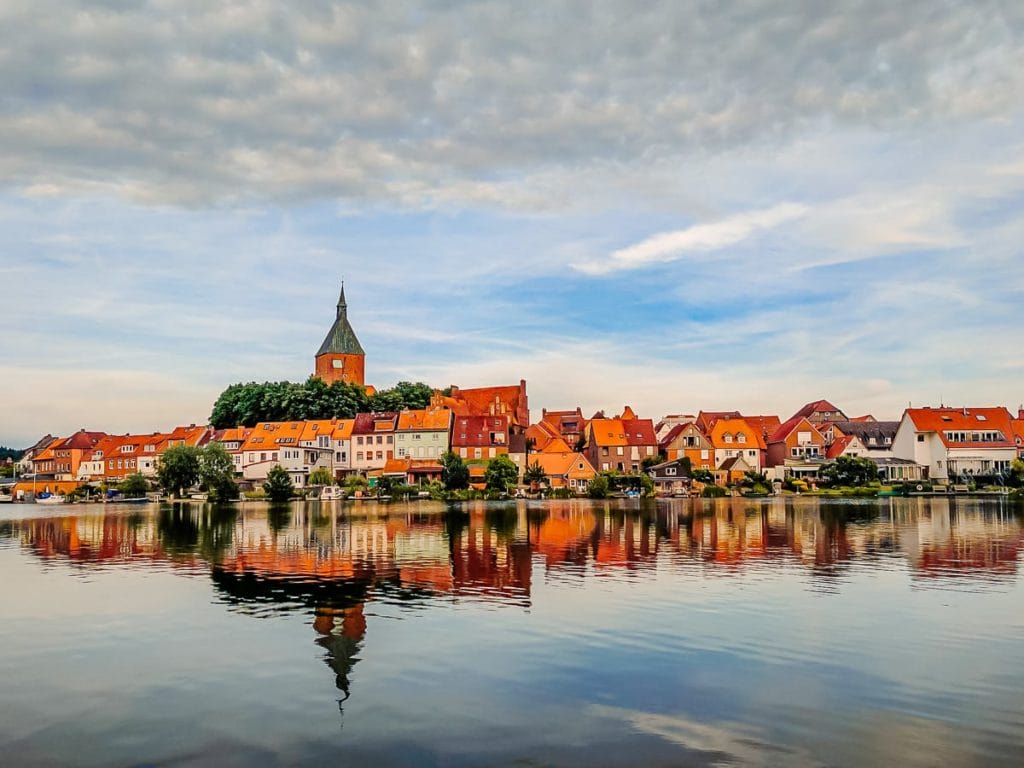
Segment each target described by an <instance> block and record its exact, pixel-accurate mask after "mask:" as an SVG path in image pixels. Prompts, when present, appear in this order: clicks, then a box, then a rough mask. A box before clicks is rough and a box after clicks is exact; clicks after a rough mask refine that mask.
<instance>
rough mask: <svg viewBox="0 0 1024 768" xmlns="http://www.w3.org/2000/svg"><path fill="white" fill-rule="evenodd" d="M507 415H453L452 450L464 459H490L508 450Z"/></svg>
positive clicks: (505, 453) (506, 452)
mask: <svg viewBox="0 0 1024 768" xmlns="http://www.w3.org/2000/svg"><path fill="white" fill-rule="evenodd" d="M509 442H510V438H509V417H508V416H507V415H504V414H503V415H498V416H458V415H456V416H455V419H454V421H453V423H452V442H451V445H452V451H454V452H455V453H457V454H458V455H459V456H461V457H462V458H463V460H465V461H490V460H491V459H493V458H495V457H497V456H502V455H507V454H508V452H509Z"/></svg>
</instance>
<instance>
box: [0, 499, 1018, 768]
mask: <svg viewBox="0 0 1024 768" xmlns="http://www.w3.org/2000/svg"><path fill="white" fill-rule="evenodd" d="M454 509H457V510H458V511H457V512H456V513H454V514H447V515H446V514H445V507H444V506H443V505H440V504H434V503H418V504H411V505H408V506H406V505H401V504H392V505H389V506H386V507H381V508H380V509H379V510H378V509H375V508H374V507H372V506H371V505H366V506H365V507H353V506H350V505H344V504H340V503H331V504H314V503H311V504H305V505H303V504H295V505H292V506H290V507H285V508H284V509H276V510H275V509H271V508H269V507H267V506H263V505H250V504H246V505H240V506H239V507H237V508H234V509H227V510H224V509H214V508H212V507H208V506H199V505H192V506H190V505H183V506H169V505H164V506H157V505H152V506H149V507H141V508H135V507H129V506H118V505H107V506H99V505H95V506H91V505H90V506H86V505H79V506H68V507H44V506H39V505H5V506H4V507H0V580H2V584H3V588H2V590H0V763H3V764H4V765H34V764H39V765H52V764H69V765H96V766H100V765H102V766H107V765H136V764H145V765H156V764H161V765H163V764H185V765H216V766H224V765H251V764H254V763H257V764H270V765H273V764H281V765H294V764H312V765H326V764H330V765H353V766H356V765H359V766H362V765H368V766H369V765H372V766H378V765H380V766H388V765H410V766H431V765H439V766H463V765H466V766H480V765H517V766H518V765H567V766H603V765H609V766H617V765H643V766H650V765H673V766H675V765H765V766H775V765H795V766H818V765H835V766H878V765H901V766H998V765H1007V766H1010V765H1013V766H1020V765H1021V764H1024V580H1022V577H1021V575H1020V570H1021V561H1022V554H1021V553H1022V548H1024V509H1022V508H1021V507H1020V506H1014V505H1012V504H1010V503H1008V502H1006V501H1000V500H986V501H982V500H970V499H958V500H948V501H947V500H926V499H894V500H885V501H867V502H846V503H844V502H841V501H832V500H828V501H825V500H820V501H819V500H815V499H806V498H805V499H800V498H798V499H771V500H763V501H754V502H750V501H744V500H731V499H721V500H714V501H700V500H695V501H689V500H673V501H671V502H660V501H659V502H644V503H643V504H642V505H641V504H640V503H639V502H636V501H622V502H609V503H605V502H589V501H565V502H547V503H539V502H538V503H534V502H529V503H527V502H518V503H509V504H493V503H492V504H484V503H479V504H468V505H463V506H461V507H457V508H454Z"/></svg>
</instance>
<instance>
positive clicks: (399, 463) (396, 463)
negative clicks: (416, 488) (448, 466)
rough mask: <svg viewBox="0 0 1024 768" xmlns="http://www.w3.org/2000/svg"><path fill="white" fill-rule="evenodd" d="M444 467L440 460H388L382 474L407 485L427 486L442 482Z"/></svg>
mask: <svg viewBox="0 0 1024 768" xmlns="http://www.w3.org/2000/svg"><path fill="white" fill-rule="evenodd" d="M443 471H444V467H442V466H441V460H440V459H410V458H402V459H398V458H395V459H388V461H387V462H386V463H385V464H384V469H383V472H382V474H384V475H387V476H389V477H396V478H399V479H400V480H401V481H402V482H403V483H405V484H407V485H426V484H427V483H432V482H435V481H437V482H440V481H441V473H442V472H443Z"/></svg>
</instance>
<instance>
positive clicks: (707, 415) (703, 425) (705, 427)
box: [696, 411, 743, 436]
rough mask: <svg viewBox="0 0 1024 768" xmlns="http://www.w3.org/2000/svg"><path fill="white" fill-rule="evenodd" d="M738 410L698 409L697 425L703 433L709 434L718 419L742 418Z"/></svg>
mask: <svg viewBox="0 0 1024 768" xmlns="http://www.w3.org/2000/svg"><path fill="white" fill-rule="evenodd" d="M742 418H743V417H742V416H741V415H740V412H739V411H700V412H698V413H697V421H696V424H697V427H698V428H699V429H700V431H701V432H703V433H704V434H705V435H708V436H710V435H711V430H712V429H714V428H715V422H717V421H718V420H719V419H742Z"/></svg>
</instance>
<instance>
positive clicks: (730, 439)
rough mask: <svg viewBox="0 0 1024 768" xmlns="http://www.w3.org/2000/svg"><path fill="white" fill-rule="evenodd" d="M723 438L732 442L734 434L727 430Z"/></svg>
mask: <svg viewBox="0 0 1024 768" xmlns="http://www.w3.org/2000/svg"><path fill="white" fill-rule="evenodd" d="M722 439H723V440H724V441H725V442H727V443H731V442H732V435H730V434H729V433H728V432H726V433H725V435H724V436H723V437H722Z"/></svg>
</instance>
